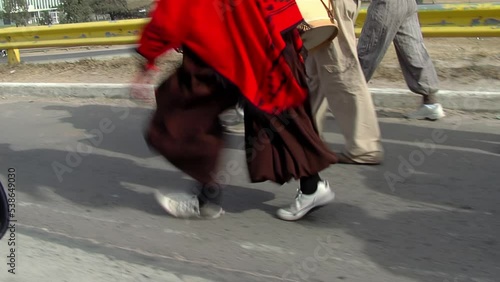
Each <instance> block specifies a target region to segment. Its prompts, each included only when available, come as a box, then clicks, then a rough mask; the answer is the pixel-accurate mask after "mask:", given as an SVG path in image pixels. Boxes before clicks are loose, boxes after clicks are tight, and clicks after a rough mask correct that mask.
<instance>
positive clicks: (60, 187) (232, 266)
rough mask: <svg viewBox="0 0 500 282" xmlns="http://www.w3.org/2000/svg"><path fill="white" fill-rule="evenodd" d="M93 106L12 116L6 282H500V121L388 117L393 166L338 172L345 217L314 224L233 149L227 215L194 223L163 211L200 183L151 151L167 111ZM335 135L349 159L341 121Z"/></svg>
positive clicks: (4, 155)
mask: <svg viewBox="0 0 500 282" xmlns="http://www.w3.org/2000/svg"><path fill="white" fill-rule="evenodd" d="M84 101H87V102H83V101H82V100H78V99H74V100H68V101H62V100H54V101H50V100H47V99H36V98H34V100H29V99H14V98H7V99H3V100H1V101H0V117H1V118H0V128H1V129H2V131H1V133H2V134H1V137H0V179H1V180H2V182H3V183H5V182H6V181H7V173H8V172H7V171H8V168H9V167H14V168H15V169H16V185H17V190H16V214H15V216H16V218H17V220H18V222H16V229H15V232H14V233H12V234H13V235H12V234H10V233H8V234H7V236H8V237H7V238H9V237H10V236H14V237H13V238H15V242H16V246H15V250H13V251H15V252H14V254H15V260H14V265H10V266H9V265H8V264H7V263H8V262H9V260H10V259H9V258H7V256H8V255H9V254H10V253H11V252H10V251H11V250H10V248H12V246H8V242H9V241H7V239H4V240H2V241H0V254H2V255H1V257H2V258H0V281H37V282H44V281H51V282H59V281H99V282H100V281H103V282H108V281H134V282H136V281H353V282H358V281H359V282H361V281H363V282H365V281H370V282H386V281H402V282H406V281H425V282H432V281H439V282H445V281H450V282H452V281H453V282H466V281H481V282H492V281H499V280H498V279H499V277H500V267H499V264H498V262H499V261H500V242H499V235H500V220H499V212H500V205H499V199H500V185H499V184H500V174H499V167H500V121H499V120H495V119H485V118H481V117H480V116H478V115H473V116H472V115H471V116H469V115H458V114H450V115H449V116H448V117H447V118H445V119H444V120H442V121H438V122H425V121H421V122H420V121H419V122H413V121H406V120H404V119H401V118H400V115H399V114H398V113H397V112H382V111H381V112H380V116H381V117H380V124H381V127H382V133H383V136H384V146H385V149H386V151H387V152H386V161H385V163H384V164H383V165H381V166H364V167H363V166H349V165H334V166H332V167H330V168H329V169H328V170H326V171H325V172H324V173H322V175H323V176H324V177H325V178H327V179H328V180H329V181H330V182H331V184H332V186H333V187H334V189H335V191H336V193H337V199H336V201H335V203H334V204H332V205H330V206H328V207H325V208H323V209H321V210H318V211H317V212H315V213H313V214H311V215H309V216H308V217H306V218H304V219H303V220H302V221H299V222H284V221H280V220H278V219H276V218H275V217H274V212H275V210H276V209H277V208H278V207H280V206H282V205H286V204H288V203H289V202H290V201H291V200H292V199H293V197H294V194H295V191H296V188H297V183H290V184H287V185H285V186H284V187H279V186H277V185H274V184H271V183H263V184H248V183H247V180H248V178H247V175H246V171H245V165H244V155H243V151H242V150H241V146H242V144H243V143H242V142H243V139H242V137H241V136H238V135H228V142H227V146H226V149H225V152H224V159H225V160H228V161H232V162H233V163H231V167H229V168H228V167H222V169H221V172H220V175H221V177H222V178H223V179H225V180H227V183H228V184H227V187H226V189H225V199H226V201H225V209H226V211H227V213H226V215H224V217H223V218H221V219H218V220H209V221H203V220H193V221H189V220H179V219H174V218H171V217H169V216H168V215H166V214H165V212H164V211H163V210H162V209H161V208H160V207H159V206H158V205H157V204H156V202H155V201H154V199H153V196H152V192H153V191H154V189H161V190H165V191H167V190H172V189H189V188H190V187H191V186H192V185H194V182H193V181H192V180H190V179H189V178H187V177H185V176H184V175H182V174H181V173H179V172H178V171H177V170H176V169H175V168H174V167H172V166H171V165H170V164H168V163H167V162H166V161H164V160H163V159H162V158H161V157H160V156H158V155H156V154H154V153H152V152H151V151H149V149H148V148H147V146H146V144H145V143H144V140H143V139H142V131H143V129H144V125H145V123H146V122H147V119H148V117H149V114H150V112H151V110H150V109H148V108H146V107H137V106H135V105H133V104H128V103H125V102H124V101H105V100H99V101H93V102H92V101H89V100H84ZM326 129H327V131H328V132H327V134H326V135H325V138H326V140H327V141H328V143H330V144H331V147H332V148H333V149H339V148H341V143H342V136H341V135H340V134H339V130H338V127H337V126H336V124H335V120H334V119H332V118H330V119H329V120H328V123H327V126H326ZM5 254H7V255H5ZM11 267H15V273H16V274H11V273H9V272H8V270H9V269H11Z"/></svg>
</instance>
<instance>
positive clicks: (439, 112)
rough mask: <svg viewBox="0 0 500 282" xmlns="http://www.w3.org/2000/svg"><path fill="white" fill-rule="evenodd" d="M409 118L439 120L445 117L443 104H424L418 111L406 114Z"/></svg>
mask: <svg viewBox="0 0 500 282" xmlns="http://www.w3.org/2000/svg"><path fill="white" fill-rule="evenodd" d="M405 116H406V118H409V119H430V120H438V119H440V118H443V117H445V114H444V111H443V107H442V106H441V104H431V105H422V106H421V107H420V108H419V109H418V110H417V111H415V112H412V113H409V114H406V115H405Z"/></svg>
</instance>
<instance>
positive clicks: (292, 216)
mask: <svg viewBox="0 0 500 282" xmlns="http://www.w3.org/2000/svg"><path fill="white" fill-rule="evenodd" d="M333 200H335V192H333V191H331V193H330V194H328V196H327V197H324V198H321V199H320V200H319V201H318V202H316V203H315V204H314V205H312V206H310V207H307V208H305V209H303V210H301V211H299V212H298V213H296V214H281V213H280V212H278V213H277V216H278V218H280V219H282V220H286V221H296V220H299V219H301V218H303V217H304V216H306V215H307V214H308V213H310V212H312V211H316V210H318V209H320V208H322V207H324V206H326V205H328V204H330V203H331V202H333Z"/></svg>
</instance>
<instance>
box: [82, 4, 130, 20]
mask: <svg viewBox="0 0 500 282" xmlns="http://www.w3.org/2000/svg"><path fill="white" fill-rule="evenodd" d="M91 7H92V10H93V11H94V13H95V14H97V15H109V16H110V17H111V20H116V19H117V18H122V17H124V16H126V15H127V14H128V13H129V10H128V8H127V1H126V0H93V1H92V4H91Z"/></svg>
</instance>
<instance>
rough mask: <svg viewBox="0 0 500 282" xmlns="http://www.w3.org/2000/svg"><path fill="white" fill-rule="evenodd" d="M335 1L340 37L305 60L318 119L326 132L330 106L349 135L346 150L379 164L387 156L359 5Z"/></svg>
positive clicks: (361, 159) (360, 159) (347, 0)
mask: <svg viewBox="0 0 500 282" xmlns="http://www.w3.org/2000/svg"><path fill="white" fill-rule="evenodd" d="M318 1H319V0H318ZM332 3H333V7H334V8H335V18H336V20H337V23H338V26H339V33H338V36H337V38H335V39H334V40H333V42H332V43H331V44H330V45H327V46H326V47H322V48H319V49H317V50H313V51H311V52H309V55H308V57H307V58H306V61H305V63H306V72H307V74H308V76H309V82H308V83H309V87H310V90H311V104H312V106H313V112H315V113H316V114H315V122H316V123H317V126H318V129H319V131H320V133H322V132H323V122H324V119H325V116H326V113H327V110H328V105H329V106H330V109H331V110H332V112H333V115H334V116H335V120H336V121H337V122H338V125H339V127H340V130H341V132H342V134H343V135H344V138H345V142H346V144H345V151H344V152H343V153H344V154H345V155H346V156H348V157H349V158H351V159H352V160H353V161H356V162H359V163H377V162H380V161H382V158H383V148H382V144H381V141H380V129H379V125H378V120H377V115H376V112H375V107H374V105H373V100H372V97H371V94H370V92H369V90H368V86H367V84H366V81H365V78H364V75H363V71H362V69H361V66H360V64H359V61H358V55H357V50H356V35H355V32H354V22H355V19H356V16H357V14H358V12H359V6H358V5H357V3H356V2H355V1H354V0H332ZM325 14H326V12H325ZM325 97H326V98H325Z"/></svg>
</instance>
